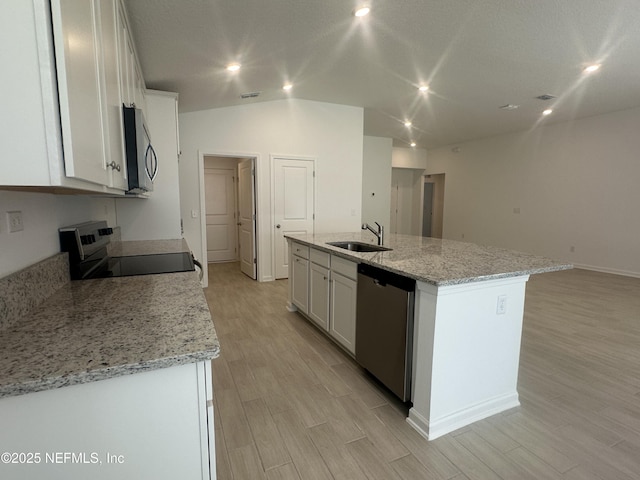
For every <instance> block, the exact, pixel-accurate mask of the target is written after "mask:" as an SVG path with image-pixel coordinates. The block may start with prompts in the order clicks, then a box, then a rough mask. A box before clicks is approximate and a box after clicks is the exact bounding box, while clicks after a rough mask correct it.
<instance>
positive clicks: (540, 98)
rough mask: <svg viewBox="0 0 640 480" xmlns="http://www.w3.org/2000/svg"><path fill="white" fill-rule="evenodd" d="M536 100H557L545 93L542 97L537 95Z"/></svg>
mask: <svg viewBox="0 0 640 480" xmlns="http://www.w3.org/2000/svg"><path fill="white" fill-rule="evenodd" d="M536 98H537V99H538V100H543V101H545V102H546V101H548V100H553V99H554V98H557V97H556V96H555V95H549V94H548V93H545V94H544V95H538V96H537V97H536Z"/></svg>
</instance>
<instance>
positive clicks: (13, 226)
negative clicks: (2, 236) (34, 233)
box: [7, 211, 24, 233]
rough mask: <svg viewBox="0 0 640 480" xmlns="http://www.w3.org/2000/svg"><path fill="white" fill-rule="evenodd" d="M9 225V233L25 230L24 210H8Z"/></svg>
mask: <svg viewBox="0 0 640 480" xmlns="http://www.w3.org/2000/svg"><path fill="white" fill-rule="evenodd" d="M7 226H8V228H9V233H13V232H20V231H22V230H24V225H23V223H22V212H20V211H15V212H7Z"/></svg>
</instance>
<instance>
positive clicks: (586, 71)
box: [582, 63, 601, 73]
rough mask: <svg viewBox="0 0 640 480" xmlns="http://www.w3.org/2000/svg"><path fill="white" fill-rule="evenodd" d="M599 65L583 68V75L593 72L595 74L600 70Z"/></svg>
mask: <svg viewBox="0 0 640 480" xmlns="http://www.w3.org/2000/svg"><path fill="white" fill-rule="evenodd" d="M600 67H601V65H600V64H599V63H597V64H593V65H589V66H588V67H585V69H584V70H582V71H583V72H584V73H593V72H597V71H598V70H600Z"/></svg>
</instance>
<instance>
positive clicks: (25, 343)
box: [0, 272, 220, 398]
mask: <svg viewBox="0 0 640 480" xmlns="http://www.w3.org/2000/svg"><path fill="white" fill-rule="evenodd" d="M219 350H220V347H219V343H218V338H217V335H216V332H215V328H214V325H213V322H212V320H211V314H210V312H209V307H208V305H207V303H206V300H205V297H204V295H203V292H202V288H201V286H200V282H199V281H198V276H197V274H196V273H195V272H181V273H169V274H160V275H140V276H132V277H118V278H103V279H95V280H79V281H73V282H68V283H66V284H65V285H64V286H62V288H60V289H58V290H57V291H56V292H55V293H54V294H53V295H51V296H50V297H49V298H48V299H46V300H45V301H44V302H43V303H41V304H40V305H39V306H38V307H37V308H35V309H34V310H32V311H30V312H29V313H28V315H26V316H25V317H24V318H21V319H20V321H18V322H15V323H14V324H11V325H9V326H7V327H5V328H3V329H1V330H0V398H1V397H7V396H14V395H21V394H25V393H30V392H37V391H41V390H49V389H53V388H58V387H64V386H67V385H74V384H80V383H87V382H93V381H97V380H103V379H107V378H111V377H117V376H121V375H127V374H131V373H137V372H142V371H147V370H154V369H159V368H165V367H171V366H174V365H182V364H187V363H194V362H198V361H202V360H209V359H212V358H215V357H217V356H218V355H219Z"/></svg>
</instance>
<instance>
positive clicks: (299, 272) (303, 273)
mask: <svg viewBox="0 0 640 480" xmlns="http://www.w3.org/2000/svg"><path fill="white" fill-rule="evenodd" d="M290 269H291V275H290V278H291V282H292V284H293V287H292V289H291V297H292V298H291V303H293V304H294V305H295V306H296V307H298V308H299V309H300V311H302V312H303V313H307V312H308V310H309V260H307V259H306V258H302V257H299V256H297V255H292V256H291V267H290Z"/></svg>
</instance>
